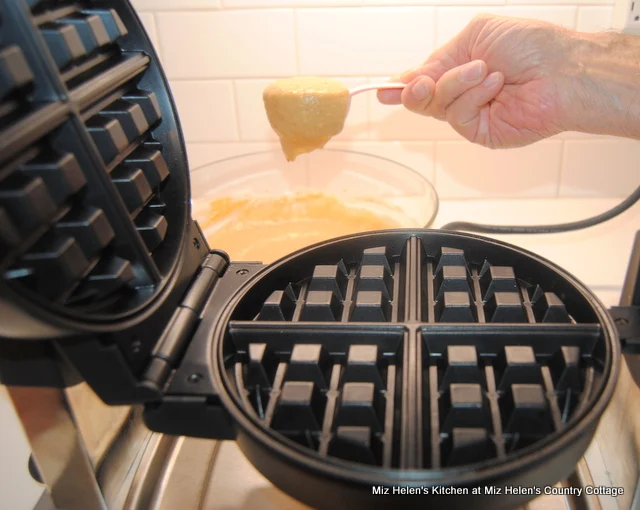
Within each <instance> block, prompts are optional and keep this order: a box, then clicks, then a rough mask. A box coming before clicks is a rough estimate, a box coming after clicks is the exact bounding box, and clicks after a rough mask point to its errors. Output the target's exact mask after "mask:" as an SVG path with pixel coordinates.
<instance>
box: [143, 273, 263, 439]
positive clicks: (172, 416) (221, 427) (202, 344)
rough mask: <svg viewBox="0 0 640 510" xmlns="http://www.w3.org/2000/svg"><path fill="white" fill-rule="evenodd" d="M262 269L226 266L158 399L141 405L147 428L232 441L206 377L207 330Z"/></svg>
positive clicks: (225, 417)
mask: <svg viewBox="0 0 640 510" xmlns="http://www.w3.org/2000/svg"><path fill="white" fill-rule="evenodd" d="M263 267H264V266H263V265H262V264H261V263H259V262H255V263H253V262H252V263H247V262H241V263H231V264H230V265H229V267H227V269H226V270H225V273H224V275H223V277H221V278H220V279H219V280H218V282H217V284H216V285H215V287H214V288H213V289H212V292H211V296H210V298H209V299H208V300H207V302H206V303H205V305H204V309H203V310H202V313H201V320H199V321H198V324H197V326H196V330H195V331H193V332H191V333H189V335H188V337H189V338H188V341H187V345H186V346H185V348H184V349H183V350H184V354H183V355H182V356H181V357H180V360H179V361H178V364H177V365H175V368H174V369H173V370H172V371H171V375H170V376H169V378H168V379H167V383H166V384H165V386H164V388H163V392H162V397H161V399H160V400H158V401H153V402H148V403H147V404H146V405H145V410H144V421H145V424H146V425H147V427H148V428H149V429H151V430H153V431H155V432H160V433H163V434H170V435H179V436H189V437H199V438H205V439H235V437H236V428H235V426H234V422H233V420H232V419H231V417H230V415H229V413H228V412H227V410H226V409H225V407H224V406H223V404H222V402H221V400H220V397H219V390H218V388H217V387H216V385H215V383H214V381H213V380H211V377H210V368H211V365H210V363H211V344H210V340H211V331H212V330H213V329H214V327H215V324H217V322H218V320H219V315H220V312H221V310H222V309H223V308H224V306H225V304H226V303H228V301H229V299H231V298H232V297H233V296H234V295H235V293H236V291H237V289H238V288H240V286H241V285H242V284H243V283H244V282H245V281H246V280H247V279H249V278H250V277H252V276H253V275H254V274H256V273H257V272H259V271H260V270H261V269H262V268H263ZM156 363H157V362H156ZM150 368H151V365H150Z"/></svg>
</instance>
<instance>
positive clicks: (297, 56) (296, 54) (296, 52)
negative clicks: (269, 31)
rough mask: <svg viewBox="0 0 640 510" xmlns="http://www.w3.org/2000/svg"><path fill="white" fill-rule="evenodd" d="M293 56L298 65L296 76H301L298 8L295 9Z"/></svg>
mask: <svg viewBox="0 0 640 510" xmlns="http://www.w3.org/2000/svg"><path fill="white" fill-rule="evenodd" d="M292 17H293V56H294V59H295V64H296V74H298V75H299V74H300V72H301V71H300V48H299V44H298V8H295V9H293V16H292Z"/></svg>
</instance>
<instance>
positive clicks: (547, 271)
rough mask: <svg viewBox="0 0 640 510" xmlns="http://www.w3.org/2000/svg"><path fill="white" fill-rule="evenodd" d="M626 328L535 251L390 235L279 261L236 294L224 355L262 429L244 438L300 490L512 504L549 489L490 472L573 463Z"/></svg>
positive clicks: (235, 399)
mask: <svg viewBox="0 0 640 510" xmlns="http://www.w3.org/2000/svg"><path fill="white" fill-rule="evenodd" d="M613 338H615V336H614V334H613V329H612V327H611V324H610V320H609V319H608V317H607V315H606V313H605V310H604V309H603V308H602V306H601V305H600V304H599V303H598V302H597V300H596V299H595V298H593V296H592V295H591V294H590V293H589V292H588V291H587V290H586V289H585V288H584V287H583V286H582V285H580V284H579V283H578V282H575V280H573V279H572V278H571V277H570V276H568V275H566V274H565V273H564V272H562V271H561V270H559V269H558V268H554V267H553V266H551V265H550V264H549V263H547V262H545V261H542V260H540V259H539V258H537V257H535V256H534V255H532V254H528V253H525V252H522V251H521V250H519V249H517V248H513V247H508V246H506V245H502V244H500V243H496V242H493V241H489V240H483V239H480V238H477V237H475V236H468V235H461V234H452V233H438V232H435V231H423V233H401V232H396V233H391V232H381V233H371V234H363V235H361V236H354V237H352V238H346V239H341V240H337V241H333V242H329V243H326V244H325V245H322V246H316V247H314V248H313V249H309V250H306V251H303V252H301V253H299V254H296V255H295V256H292V257H290V258H289V259H286V260H284V261H281V262H279V263H276V264H275V265H273V266H272V267H269V268H267V269H265V270H264V271H263V272H262V273H261V274H260V275H258V276H257V277H255V278H254V279H253V281H252V282H251V284H250V285H248V286H247V287H246V288H245V289H244V290H243V291H240V293H239V295H238V297H237V298H236V299H234V301H233V302H232V304H231V305H229V306H228V307H227V309H226V314H223V316H222V320H221V321H220V323H219V324H218V329H217V336H216V337H215V340H214V341H217V344H214V349H217V351H214V352H215V354H217V355H218V356H219V363H220V368H221V369H223V370H224V371H223V372H222V373H223V375H222V381H221V382H224V384H225V387H226V388H228V391H229V397H228V402H227V404H228V405H229V407H230V408H235V412H234V413H232V416H234V417H235V418H236V419H238V420H239V421H240V423H241V424H243V426H246V427H248V428H250V429H251V430H252V433H251V434H250V436H252V439H254V440H256V438H260V441H261V443H260V446H257V445H256V444H251V443H246V449H245V452H246V453H247V454H248V455H249V457H250V458H251V459H252V460H253V461H254V462H256V464H257V465H258V467H259V468H261V469H262V470H263V472H264V473H265V474H266V476H267V477H269V478H271V479H272V480H274V481H275V482H276V483H277V484H278V485H280V486H281V487H283V488H284V489H285V490H286V491H288V492H290V493H291V494H293V495H294V496H296V497H298V498H300V499H301V500H302V501H305V502H306V503H308V504H311V505H313V506H314V507H320V508H348V507H349V505H359V504H365V505H366V506H367V507H369V506H371V507H376V508H377V507H378V506H380V507H386V506H385V505H387V504H389V502H388V501H386V500H385V499H384V498H383V497H381V495H380V494H374V493H373V492H372V489H373V487H376V486H378V485H384V486H386V487H388V488H393V486H394V485H402V486H407V485H408V486H412V487H417V488H420V490H421V491H426V492H428V491H429V490H431V491H433V490H434V488H436V489H435V490H436V492H437V490H438V489H437V488H438V487H441V488H444V490H446V488H447V487H449V488H451V487H457V488H459V489H463V492H464V491H468V494H469V497H468V498H464V497H463V496H461V497H459V498H458V499H456V498H455V497H454V498H453V499H451V496H450V495H449V496H448V498H449V499H446V500H442V501H441V502H440V504H442V505H444V504H445V503H446V505H447V506H448V507H452V508H471V507H474V508H476V507H485V506H486V507H487V508H497V507H501V506H505V507H509V506H513V505H516V504H519V503H521V502H523V501H525V500H527V499H531V498H532V497H533V496H534V495H535V494H534V493H533V492H532V493H530V494H527V490H525V491H524V494H511V495H509V496H503V497H499V498H493V499H492V498H488V497H486V496H487V494H484V491H485V488H484V487H485V485H487V486H492V485H499V486H500V487H501V488H502V489H503V490H504V489H505V488H506V487H510V486H512V487H528V488H529V489H528V490H529V491H533V488H534V487H544V486H545V485H553V484H554V483H556V482H557V481H559V480H560V479H561V478H563V477H564V476H567V475H568V474H570V472H571V471H572V469H573V468H574V466H575V464H576V462H577V461H578V459H579V457H580V456H581V455H582V453H583V451H584V448H586V445H587V444H588V442H589V440H590V438H591V436H592V434H593V433H594V431H595V426H594V425H595V422H593V421H592V420H593V418H594V417H595V416H597V415H599V414H600V413H601V412H602V411H603V409H604V405H605V402H606V401H607V400H608V398H609V396H610V395H611V392H612V390H613V386H614V384H613V381H614V380H615V374H616V373H617V370H618V368H617V367H618V348H617V345H616V344H615V342H613V343H612V341H611V340H612V339H613ZM215 354H214V355H215ZM612 375H613V379H612ZM214 377H215V376H214ZM240 416H241V417H240ZM590 422H591V423H592V424H591V425H588V423H590ZM240 444H241V445H243V444H244V443H243V442H242V441H241V442H240ZM578 445H581V446H578ZM265 449H270V453H271V454H272V455H273V457H274V460H272V459H267V458H266V457H264V456H263V455H264V450H265ZM256 450H261V453H260V454H256V453H255V452H256ZM285 452H286V453H285ZM278 454H279V455H278ZM253 455H258V458H253ZM275 459H277V460H275ZM279 462H289V463H292V464H297V468H298V469H301V470H302V471H307V472H313V471H314V470H315V472H316V476H315V477H313V479H314V481H313V482H311V481H307V483H308V485H305V484H303V483H300V480H299V478H297V477H294V476H291V477H289V476H285V475H284V474H282V475H281V474H280V473H281V472H282V473H285V472H286V471H285V470H284V468H283V467H282V466H280V465H278V464H279ZM276 466H277V467H276ZM477 487H480V488H481V490H482V497H478V495H474V494H472V490H473V489H474V488H477ZM506 490H507V492H508V493H509V492H510V489H506ZM503 494H505V493H504V492H503ZM438 496H439V495H438V494H435V495H434V494H430V495H429V494H425V493H421V494H420V497H417V498H416V499H415V500H410V499H402V500H399V502H401V503H402V504H403V506H404V505H411V506H413V505H415V507H416V508H417V507H421V505H424V504H427V501H428V500H429V499H430V498H433V497H438ZM494 499H495V500H494ZM365 502H366V503H365ZM438 508H440V506H438Z"/></svg>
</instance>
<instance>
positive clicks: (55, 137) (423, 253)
mask: <svg viewBox="0 0 640 510" xmlns="http://www.w3.org/2000/svg"><path fill="white" fill-rule="evenodd" d="M185 51H186V50H185ZM0 101H1V102H0V115H1V116H2V128H1V131H0V264H1V267H0V269H1V270H2V280H1V283H0V314H1V316H2V320H1V321H0V376H1V378H2V382H3V383H5V384H10V385H32V386H65V385H71V384H74V383H76V382H78V381H79V380H81V379H84V380H86V381H87V382H88V383H89V385H90V386H91V387H92V388H93V389H94V391H95V392H96V393H97V394H98V395H99V396H100V397H101V398H102V399H103V400H104V401H105V402H107V403H109V404H114V405H116V404H144V405H145V419H146V423H147V424H148V426H149V427H150V428H151V429H153V430H157V431H160V432H165V433H169V434H178V435H190V436H197V437H205V438H221V439H237V440H238V442H239V444H240V446H241V448H242V449H243V451H244V452H245V454H246V455H247V456H248V458H249V459H250V460H251V461H252V462H253V463H254V465H255V466H256V467H257V468H258V469H259V470H261V471H262V472H263V473H264V474H265V476H267V477H268V478H269V479H271V480H272V481H273V482H274V483H276V484H277V485H278V486H280V487H281V488H283V489H284V490H285V491H287V492H289V493H290V494H291V495H293V496H294V497H296V498H298V499H300V500H301V501H304V502H307V503H309V504H312V505H314V506H315V507H333V508H349V507H351V506H353V505H364V506H367V507H376V508H377V507H387V506H388V505H393V504H397V501H396V502H395V503H391V502H390V500H388V499H385V498H384V497H382V496H381V495H380V494H384V491H382V490H381V489H378V493H376V492H375V491H373V490H372V489H373V487H380V486H382V487H391V486H396V485H402V486H403V487H412V488H413V491H414V492H415V494H414V496H415V497H414V498H413V499H412V498H411V497H408V498H406V497H405V496H403V497H405V499H402V500H401V502H402V504H403V505H408V506H415V507H418V506H420V507H422V506H423V505H424V504H425V502H426V500H425V498H431V499H430V500H431V501H432V503H433V504H436V503H435V501H436V499H437V498H438V497H439V493H438V492H437V491H435V492H434V490H433V488H434V487H439V486H442V487H450V488H451V487H454V488H458V489H461V490H463V493H462V494H460V493H458V496H456V497H453V498H452V497H451V492H449V493H446V494H447V498H446V499H443V500H442V501H441V505H446V506H447V507H451V508H471V507H477V508H498V507H500V506H503V507H510V506H514V505H516V504H520V503H521V502H524V501H526V500H528V499H531V498H533V497H535V495H536V494H535V493H532V492H531V491H527V490H525V491H523V492H522V493H519V492H516V493H515V494H511V495H509V496H504V497H500V498H495V497H494V496H493V495H491V494H488V493H486V492H484V485H511V486H522V487H540V486H544V485H552V484H553V483H555V482H557V481H558V480H560V479H562V478H563V477H565V476H567V475H568V474H569V473H570V472H571V471H572V469H573V468H574V466H575V464H576V462H577V461H578V459H579V458H580V457H581V456H582V454H583V453H584V451H585V449H586V447H587V445H588V443H589V441H590V440H591V438H592V436H593V433H594V432H595V428H596V426H597V423H598V419H599V417H600V415H601V414H602V412H603V410H604V408H605V406H606V404H607V403H608V401H609V399H610V397H611V394H612V391H613V388H614V385H615V382H616V378H617V374H618V370H619V364H620V346H619V342H618V337H617V333H616V331H615V328H614V326H613V322H612V319H611V317H610V315H609V314H608V313H607V311H606V310H605V308H604V307H603V306H602V305H601V303H600V302H599V301H598V300H597V299H596V298H595V297H594V296H593V294H592V293H591V292H590V291H589V290H588V289H586V288H585V287H584V286H583V285H582V284H581V283H580V282H578V281H576V280H575V279H574V278H573V277H572V276H570V275H569V274H567V273H566V272H565V271H563V270H562V269H560V268H558V267H556V266H554V265H553V264H551V263H549V262H548V261H545V260H543V259H541V258H540V257H537V256H536V255H534V254H532V253H528V252H525V251H523V250H521V249H518V248H515V247H512V246H509V245H507V244H504V243H499V242H496V241H492V240H489V239H484V238H481V237H478V236H472V235H466V234H459V233H454V232H443V231H430V230H417V231H405V230H397V231H383V232H373V233H366V234H360V235H354V236H349V237H346V238H341V239H337V240H333V241H329V242H326V243H322V244H319V245H316V246H313V247H310V248H307V249H304V250H301V251H300V252H297V253H294V254H292V255H290V256H288V257H286V258H284V259H282V260H280V261H278V262H276V263H274V264H271V265H270V266H266V267H264V266H262V265H260V264H256V263H239V262H230V261H229V260H228V257H227V256H226V255H225V254H224V253H222V252H219V251H210V250H209V247H208V245H207V242H206V240H205V239H204V237H203V236H202V234H201V232H200V230H199V228H198V226H197V224H196V223H195V222H193V220H192V219H191V212H190V205H189V202H190V201H189V197H190V191H189V179H188V167H187V163H186V158H185V149H184V141H183V138H182V134H181V130H180V124H179V121H178V117H177V114H176V111H175V105H174V103H173V100H172V98H171V94H170V91H169V88H168V86H167V82H166V79H165V77H164V74H163V72H162V70H161V68H160V65H159V62H158V59H157V56H156V54H155V52H154V50H153V48H152V46H151V44H150V43H149V40H148V38H147V36H146V34H145V32H144V30H143V28H142V26H141V24H140V21H139V19H138V18H137V16H136V14H135V12H134V11H133V9H132V8H131V6H130V4H129V3H128V2H127V1H126V0H104V1H89V0H83V1H76V2H66V1H53V0H49V1H47V0H20V1H7V0H0ZM61 359H62V360H64V361H65V363H66V362H68V363H69V364H70V366H72V367H73V370H72V371H67V370H60V369H59V362H60V360H61ZM476 487H481V492H480V493H473V492H472V490H473V488H476ZM465 491H466V492H465ZM390 494H392V493H390Z"/></svg>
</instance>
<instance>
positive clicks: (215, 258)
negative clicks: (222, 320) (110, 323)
mask: <svg viewBox="0 0 640 510" xmlns="http://www.w3.org/2000/svg"><path fill="white" fill-rule="evenodd" d="M228 264H229V261H228V260H227V259H226V258H225V257H223V256H222V255H220V254H218V253H216V252H213V253H211V254H209V255H208V256H207V258H206V259H205V260H204V262H203V264H202V266H201V267H200V271H199V272H198V274H197V275H196V277H195V278H194V281H193V283H192V284H191V286H190V287H189V289H188V290H187V292H186V294H185V296H184V299H183V300H182V301H181V302H180V303H179V305H178V306H177V308H176V310H175V312H174V313H173V315H172V317H171V319H170V320H169V322H168V323H167V326H166V327H165V329H164V332H163V333H162V335H161V336H160V338H159V340H158V343H157V345H156V347H155V349H154V350H153V352H152V353H151V360H150V362H149V365H148V366H147V368H146V370H145V371H144V374H143V376H142V379H141V386H142V387H143V388H145V389H148V390H149V391H150V392H152V393H156V394H162V393H163V392H164V389H165V387H166V386H167V385H168V383H169V382H170V378H171V375H172V373H173V371H174V369H175V367H177V366H178V364H179V363H180V360H181V359H182V355H183V354H184V352H185V350H186V347H187V345H188V344H189V341H190V340H191V338H192V337H193V333H194V331H195V330H196V327H197V325H198V322H199V320H200V314H201V312H202V310H203V309H204V306H205V304H206V303H207V300H208V299H209V297H210V296H211V293H212V291H213V288H214V286H215V284H216V282H217V281H218V278H220V276H221V275H222V274H223V273H224V271H225V269H226V267H227V266H228Z"/></svg>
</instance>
